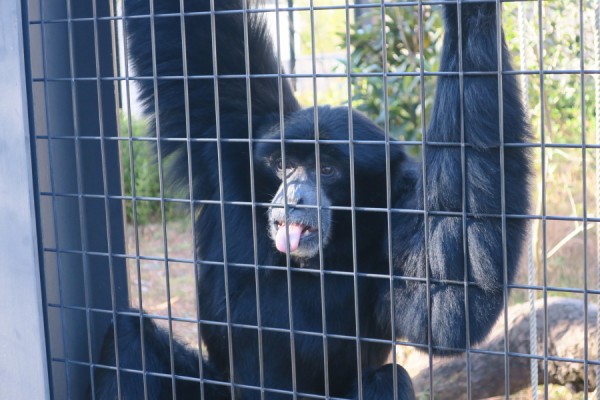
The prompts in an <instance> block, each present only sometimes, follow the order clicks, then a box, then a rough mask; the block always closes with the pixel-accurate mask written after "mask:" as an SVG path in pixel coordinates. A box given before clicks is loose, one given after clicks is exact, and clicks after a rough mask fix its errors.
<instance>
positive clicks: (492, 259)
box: [95, 0, 530, 400]
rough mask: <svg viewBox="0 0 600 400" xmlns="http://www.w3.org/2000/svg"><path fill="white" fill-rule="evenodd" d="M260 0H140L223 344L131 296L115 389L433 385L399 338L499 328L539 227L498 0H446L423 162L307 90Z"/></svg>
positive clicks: (247, 393)
mask: <svg viewBox="0 0 600 400" xmlns="http://www.w3.org/2000/svg"><path fill="white" fill-rule="evenodd" d="M245 3H246V2H245V1H244V0H214V1H209V0H182V1H175V0H153V1H149V0H125V15H126V32H127V38H128V40H127V46H128V56H129V59H130V60H131V62H132V64H133V67H134V70H135V72H136V77H134V78H133V79H137V80H138V83H139V89H140V99H141V100H142V101H143V104H144V107H145V112H146V114H147V115H149V116H153V118H152V121H153V127H152V128H153V130H154V131H155V133H156V139H157V143H158V145H157V151H158V152H159V154H160V155H161V160H162V161H163V163H164V165H165V168H166V169H167V172H168V173H169V174H170V175H167V178H168V179H169V181H170V182H179V183H182V184H183V186H184V187H188V188H189V190H190V192H191V193H190V196H191V198H192V200H193V201H194V205H195V207H196V208H197V213H196V225H195V232H196V241H197V242H196V251H197V259H198V263H197V268H198V271H199V272H198V276H199V278H198V282H197V285H198V286H197V290H198V302H199V312H200V316H199V318H200V330H201V336H202V342H203V344H204V346H205V351H204V352H203V354H202V356H199V354H198V353H197V352H196V351H192V350H191V349H188V348H186V347H185V346H183V345H181V344H180V343H178V342H177V341H172V340H170V337H169V334H168V333H167V332H166V331H164V330H162V329H161V328H159V327H157V326H156V325H155V324H154V323H153V322H152V321H151V320H150V319H149V318H140V317H139V316H136V317H132V316H131V315H132V313H123V315H122V316H121V317H119V318H117V320H116V321H115V324H116V328H117V329H116V331H117V337H116V340H115V337H114V336H113V335H112V329H111V330H110V333H109V334H108V336H107V338H106V341H105V348H104V351H103V356H102V357H103V358H102V360H101V364H105V365H113V366H115V365H117V363H116V360H117V356H118V367H119V371H120V373H119V374H118V375H117V374H116V372H115V369H114V368H112V369H111V368H97V369H96V377H95V390H96V398H97V399H108V398H114V397H115V396H116V394H117V389H118V390H119V393H120V395H121V397H122V398H124V399H138V398H144V396H146V397H145V398H148V399H169V398H173V397H174V396H173V395H174V394H176V396H177V399H200V398H202V399H209V400H212V399H217V400H218V399H229V398H237V399H258V398H266V399H291V398H292V397H293V395H292V394H291V393H292V392H295V393H296V395H297V396H298V397H301V398H302V397H315V396H316V397H319V396H321V397H323V396H330V397H336V398H342V397H343V398H352V399H354V398H358V397H360V396H362V398H364V399H391V398H394V396H395V395H396V396H398V398H401V399H411V398H414V393H413V389H412V384H411V381H410V378H409V377H408V374H407V373H406V371H405V370H404V369H403V368H402V367H401V366H399V365H393V364H389V363H388V358H389V356H390V352H391V350H392V346H393V340H394V339H396V338H402V339H403V340H407V341H410V342H412V343H414V345H415V346H417V347H418V348H420V349H422V350H424V351H431V352H433V353H434V354H442V355H444V354H452V353H456V352H459V351H461V349H463V350H464V349H465V348H466V346H469V345H472V344H475V343H477V342H479V341H481V340H482V339H483V338H484V337H485V336H486V334H487V333H488V332H489V330H490V327H491V326H492V325H493V324H494V322H495V321H496V319H497V317H498V315H499V313H500V312H501V310H502V308H503V304H504V300H505V296H506V293H507V291H506V290H505V288H506V284H508V283H510V282H512V280H513V278H514V275H515V271H516V269H517V265H518V260H519V257H520V254H521V247H522V243H523V241H524V238H525V236H526V231H527V227H526V221H525V219H523V218H518V215H523V214H526V213H527V210H528V206H529V187H528V178H529V175H530V162H529V155H528V150H527V148H526V147H527V146H524V145H523V144H524V143H526V142H527V140H528V138H529V135H530V134H529V126H528V122H527V118H526V113H525V111H524V107H523V105H522V102H521V95H520V90H519V85H518V81H517V77H516V76H515V75H514V74H504V73H503V72H506V71H510V70H511V65H510V55H509V54H508V51H507V47H506V44H505V43H504V39H503V38H502V35H501V33H499V32H498V17H497V12H496V9H497V7H498V6H499V5H498V3H495V2H481V1H479V2H468V3H466V2H465V3H462V2H461V1H458V3H453V4H446V5H444V6H443V13H444V25H445V37H444V44H443V50H442V57H441V68H440V69H441V72H442V73H441V74H440V75H439V77H438V78H437V89H436V93H435V101H434V106H433V110H432V115H431V119H430V121H429V125H428V128H427V130H426V133H425V137H424V147H423V149H422V151H423V155H422V158H421V159H422V160H424V162H423V163H421V162H419V160H415V159H412V157H410V156H409V155H408V154H407V152H406V149H405V148H403V144H402V143H400V142H397V141H395V140H393V139H390V138H388V137H387V136H386V135H385V134H384V132H383V130H382V129H381V128H380V127H378V126H377V125H376V124H375V123H373V122H372V121H370V120H369V119H368V118H367V117H365V116H364V115H362V114H360V113H358V112H356V111H354V110H351V109H349V108H346V107H329V106H319V107H315V108H301V106H300V105H299V103H298V101H297V100H296V98H295V97H294V94H293V90H292V87H291V85H290V83H289V82H288V81H287V80H286V79H285V78H284V76H283V75H282V69H281V65H280V63H279V61H278V58H277V56H276V51H275V50H274V45H273V42H272V39H271V38H270V37H269V34H268V29H267V25H266V22H265V20H264V19H263V18H262V17H261V16H260V15H259V13H257V12H246V11H244V9H245V6H246V4H245ZM499 40H500V42H501V47H500V49H501V51H499V48H498V41H499ZM421 78H422V79H423V78H424V77H421ZM425 79H426V78H425ZM390 84H392V83H390ZM504 144H510V146H505V145H504ZM515 216H517V217H515ZM135 313H137V311H134V314H135ZM467 328H468V329H467ZM142 343H144V344H145V345H144V346H142ZM136 371H137V372H136ZM140 371H144V372H145V373H141V372H140ZM198 378H200V379H198Z"/></svg>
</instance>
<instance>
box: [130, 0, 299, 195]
mask: <svg viewBox="0 0 600 400" xmlns="http://www.w3.org/2000/svg"><path fill="white" fill-rule="evenodd" d="M244 3H245V2H244V1H243V0H226V1H222V0H214V12H215V13H214V14H213V15H211V1H210V0H197V1H192V0H185V1H184V6H183V9H182V8H181V7H180V2H179V1H177V0H127V1H125V14H126V17H127V24H126V31H127V39H128V40H127V47H128V49H127V50H128V54H129V58H130V60H131V62H132V65H133V67H134V71H135V77H134V79H136V81H137V83H138V86H139V90H140V96H139V97H140V100H141V101H142V102H143V104H144V108H145V112H146V114H147V115H150V116H154V119H153V120H152V122H153V123H155V125H156V126H155V128H156V132H157V135H159V136H160V146H161V150H162V155H163V157H168V156H174V157H171V162H172V163H173V164H171V165H170V166H171V168H169V170H170V171H171V172H172V173H173V175H174V176H172V177H171V178H173V179H176V180H185V179H186V178H187V165H188V163H187V152H186V143H185V142H182V141H177V140H173V139H185V138H186V137H187V134H188V129H189V135H190V137H191V138H192V139H216V138H217V116H218V117H219V124H218V125H219V133H220V138H222V139H247V138H249V135H250V133H249V129H248V121H249V119H248V104H250V105H251V109H252V111H251V112H252V119H251V121H252V131H253V133H252V135H253V136H254V137H256V136H257V135H258V132H259V131H260V128H261V126H262V125H264V124H267V125H272V124H273V122H272V119H273V118H274V116H275V118H278V116H279V113H280V101H279V99H280V97H281V98H282V104H283V109H282V110H281V112H282V113H283V114H286V115H287V114H289V113H290V112H293V111H295V110H297V109H299V105H298V103H297V101H296V99H295V97H294V95H293V93H292V90H291V87H290V85H289V83H288V82H287V81H285V80H283V81H282V83H281V86H280V84H279V81H278V78H277V74H278V73H279V72H280V71H279V68H278V64H277V59H276V56H275V54H274V49H273V44H272V41H271V39H270V37H269V34H268V30H267V25H266V22H265V21H264V19H263V18H262V17H261V16H260V15H259V14H257V13H246V17H244ZM151 4H152V7H151ZM182 15H185V17H184V18H183V20H182ZM213 18H214V20H213ZM244 19H246V21H244ZM184 33H185V34H184ZM213 40H214V46H213ZM184 49H185V52H184ZM213 53H214V54H216V70H215V68H214V63H213V59H214V57H213V55H214V54H213ZM246 58H248V62H247V61H246ZM248 73H249V74H251V75H253V77H251V78H250V98H249V96H248V93H247V81H246V75H247V74H248ZM215 74H216V75H217V76H218V78H217V89H215V80H214V75H215ZM257 75H258V77H256V76H257ZM186 78H187V79H186ZM186 82H187V93H186ZM280 89H281V90H280ZM280 92H281V93H280ZM217 96H218V103H217V104H218V110H217V106H216V103H215V97H217ZM186 99H187V104H186ZM217 111H218V112H217ZM186 113H188V114H189V119H187V118H186ZM188 124H189V125H188ZM222 147H223V149H222V151H223V152H222V159H221V164H222V168H223V179H224V180H225V182H224V184H225V186H228V185H231V186H235V187H247V186H248V182H249V181H250V179H249V176H248V167H249V161H248V155H249V150H248V144H244V143H237V144H234V143H226V142H225V143H223V144H222ZM192 153H193V154H192V158H193V160H192V165H193V169H194V171H197V174H196V175H197V176H195V177H194V180H195V184H196V187H197V188H199V189H198V191H197V192H196V193H195V197H196V198H203V199H207V198H213V199H214V198H215V197H217V194H216V193H218V182H217V181H215V179H214V177H215V176H216V174H214V173H213V172H214V171H217V168H218V167H219V165H218V163H217V145H216V141H212V142H194V144H193V145H192ZM207 171H210V172H207ZM241 171H245V172H241ZM248 190H249V189H248ZM226 195H227V194H226ZM236 200H240V199H236ZM244 200H246V199H244Z"/></svg>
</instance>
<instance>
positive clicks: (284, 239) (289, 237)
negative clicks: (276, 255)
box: [274, 221, 317, 253]
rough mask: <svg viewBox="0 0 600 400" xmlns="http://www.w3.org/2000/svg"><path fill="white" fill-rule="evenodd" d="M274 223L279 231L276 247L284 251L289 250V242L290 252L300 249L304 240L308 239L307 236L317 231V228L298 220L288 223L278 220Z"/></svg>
mask: <svg viewBox="0 0 600 400" xmlns="http://www.w3.org/2000/svg"><path fill="white" fill-rule="evenodd" d="M274 225H275V230H276V231H277V233H276V235H275V247H277V250H279V251H280V252H282V253H285V252H286V251H287V248H288V244H289V248H290V253H293V252H294V251H296V250H298V247H300V242H301V241H302V240H306V238H307V237H309V236H312V235H314V234H316V233H317V228H315V227H313V226H311V225H305V224H302V223H298V222H291V223H288V224H286V223H285V222H283V221H277V222H275V223H274Z"/></svg>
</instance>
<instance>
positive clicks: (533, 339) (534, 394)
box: [518, 2, 600, 400]
mask: <svg viewBox="0 0 600 400" xmlns="http://www.w3.org/2000/svg"><path fill="white" fill-rule="evenodd" d="M518 11H519V21H518V23H519V55H520V58H521V65H520V68H521V71H525V70H526V69H527V48H526V40H525V38H526V29H527V28H526V25H525V23H526V21H527V19H526V18H527V16H526V15H525V14H526V10H525V3H523V2H521V3H519V9H518ZM523 100H524V102H525V104H526V105H529V75H523ZM527 256H528V262H529V271H528V274H527V282H528V283H529V286H534V285H535V263H534V260H533V240H532V237H531V236H530V237H529V249H528V252H527ZM529 306H530V307H529V353H530V354H532V355H535V354H537V315H536V310H535V290H533V289H529ZM529 363H530V364H529V368H530V374H531V398H532V399H533V400H537V398H538V390H537V387H538V361H537V360H536V359H534V358H532V359H531V360H529ZM599 400H600V399H599Z"/></svg>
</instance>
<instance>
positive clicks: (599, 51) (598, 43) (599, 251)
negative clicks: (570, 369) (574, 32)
mask: <svg viewBox="0 0 600 400" xmlns="http://www.w3.org/2000/svg"><path fill="white" fill-rule="evenodd" d="M595 11H596V13H595V21H594V22H595V24H594V31H595V32H594V41H595V43H594V45H595V46H594V58H595V61H596V66H600V2H597V3H596V10H595ZM594 83H595V87H594V89H595V102H596V110H595V112H596V143H600V122H599V118H600V78H599V77H598V75H594ZM595 159H596V160H595V161H596V177H595V178H596V215H600V150H599V149H596V151H595ZM599 257H600V226H598V224H596V258H597V259H598V258H599ZM596 263H597V265H596V275H597V285H598V287H600V263H599V262H598V261H596ZM597 301H598V306H599V308H600V298H598V299H597ZM596 335H598V340H597V341H596V343H598V345H597V346H596V347H597V349H596V357H597V358H598V359H600V318H598V316H596ZM595 369H596V399H598V400H600V389H599V387H600V366H596V368H595Z"/></svg>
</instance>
